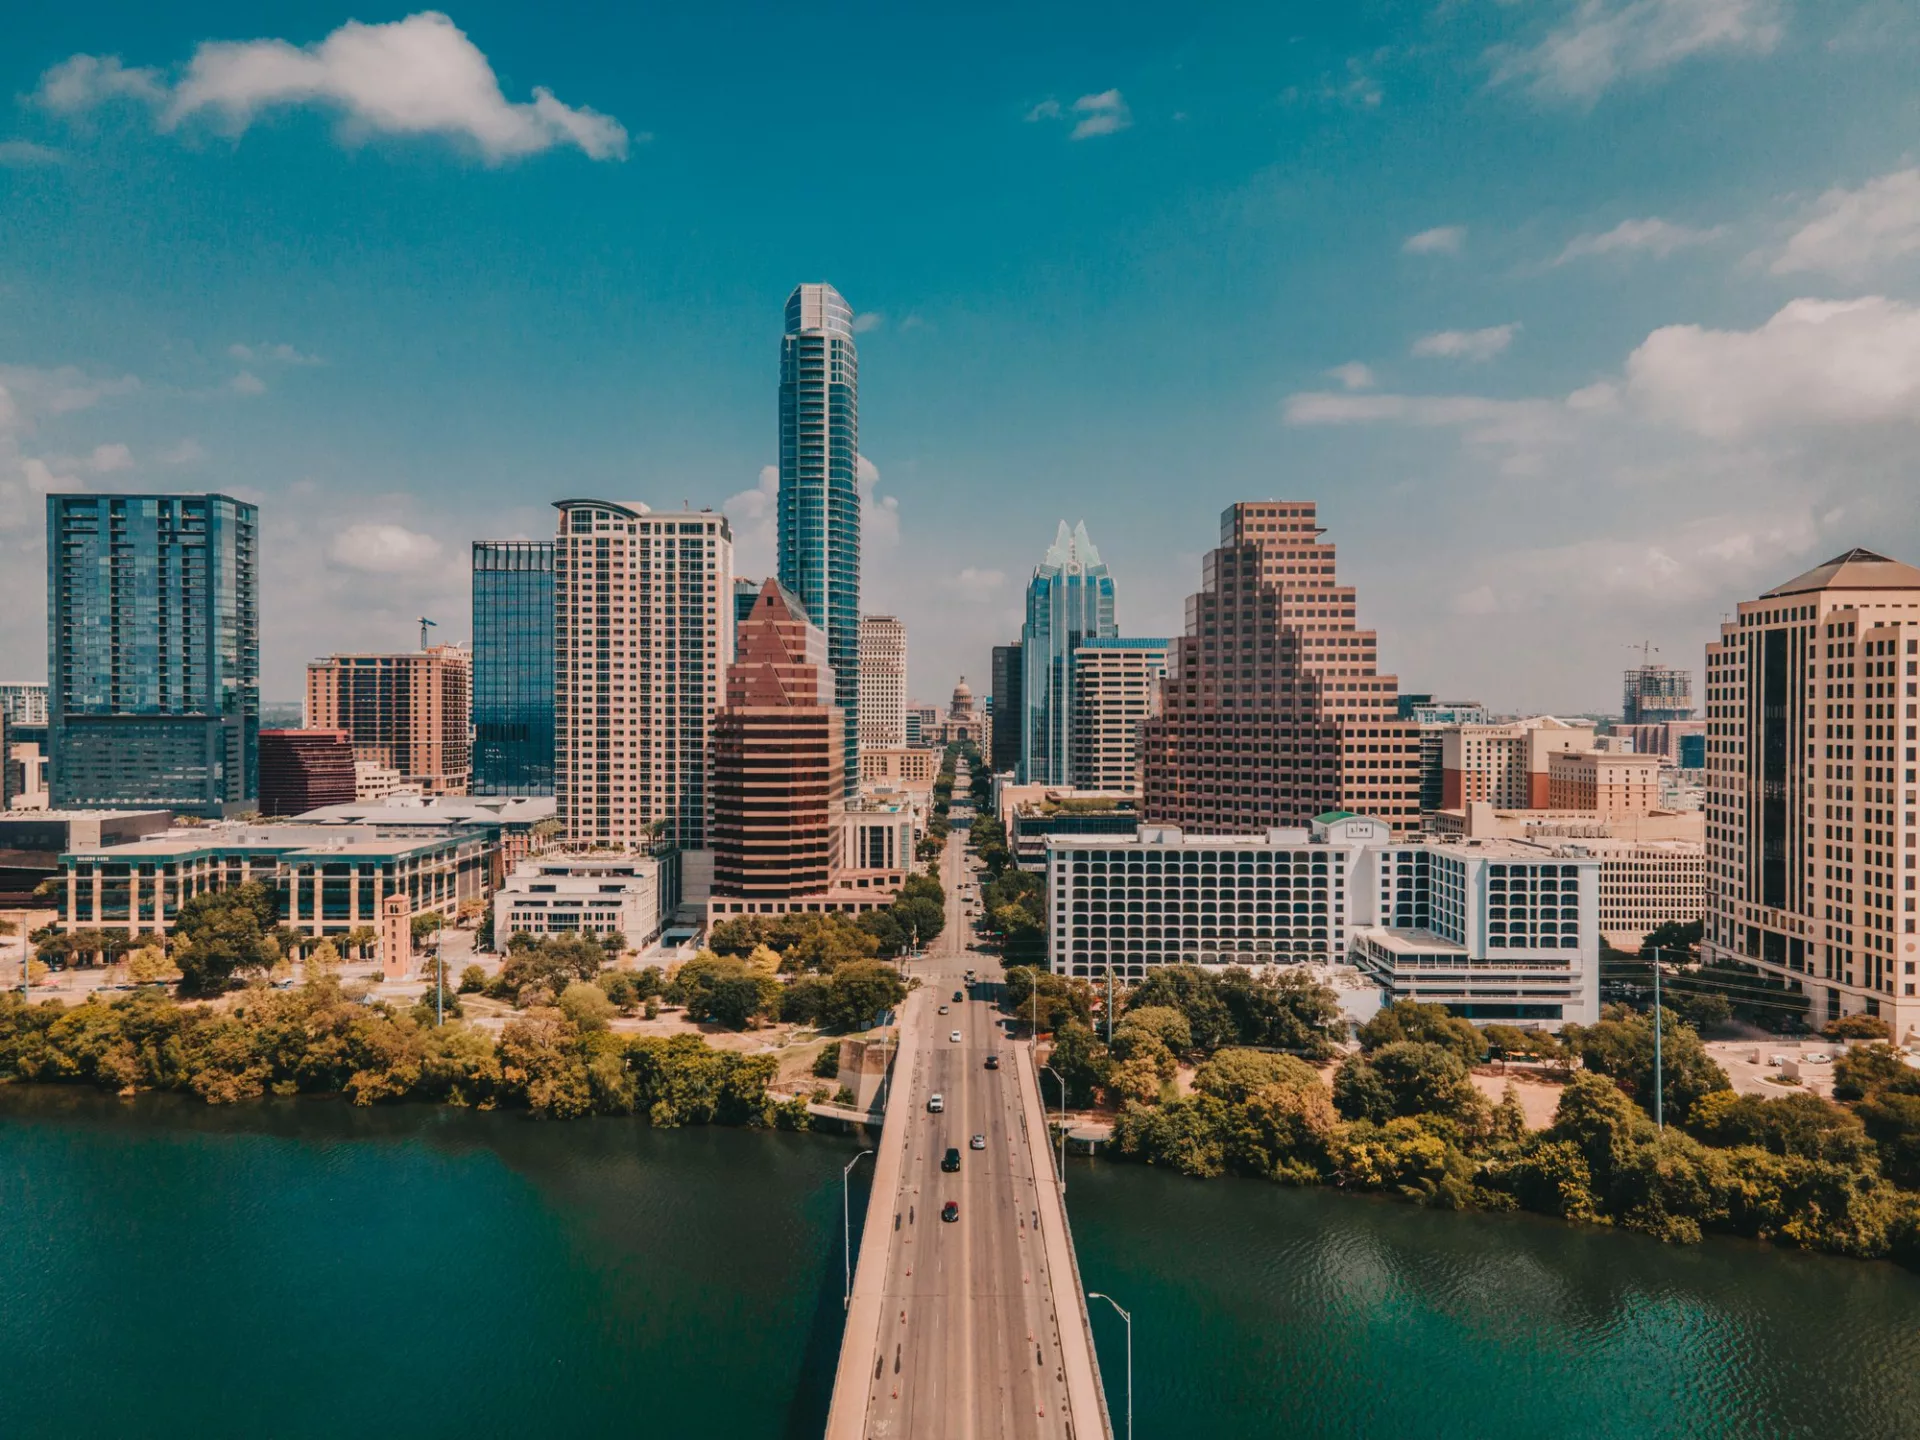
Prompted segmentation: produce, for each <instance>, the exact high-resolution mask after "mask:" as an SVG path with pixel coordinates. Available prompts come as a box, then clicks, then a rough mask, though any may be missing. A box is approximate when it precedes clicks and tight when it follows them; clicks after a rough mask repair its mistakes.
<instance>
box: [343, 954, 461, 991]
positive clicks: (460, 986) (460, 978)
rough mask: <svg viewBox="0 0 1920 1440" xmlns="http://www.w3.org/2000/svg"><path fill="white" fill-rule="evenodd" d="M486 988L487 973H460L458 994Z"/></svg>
mask: <svg viewBox="0 0 1920 1440" xmlns="http://www.w3.org/2000/svg"><path fill="white" fill-rule="evenodd" d="M309 963H311V962H309ZM486 988H487V972H486V971H485V970H483V969H481V968H480V967H479V966H478V965H469V966H467V968H466V969H464V970H462V971H461V972H460V993H461V994H462V995H478V994H480V993H481V992H482V991H483V990H485V989H486Z"/></svg>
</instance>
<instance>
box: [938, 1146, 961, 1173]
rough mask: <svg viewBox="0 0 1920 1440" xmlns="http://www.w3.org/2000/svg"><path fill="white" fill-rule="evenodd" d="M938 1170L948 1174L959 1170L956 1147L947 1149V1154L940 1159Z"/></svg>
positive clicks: (958, 1154) (958, 1155)
mask: <svg viewBox="0 0 1920 1440" xmlns="http://www.w3.org/2000/svg"><path fill="white" fill-rule="evenodd" d="M940 1168H941V1169H942V1170H945V1171H947V1172H948V1173H949V1174H951V1173H952V1172H953V1171H955V1170H958V1169H959V1168H960V1151H959V1149H958V1148H957V1147H955V1146H952V1145H949V1146H948V1147H947V1153H946V1154H945V1155H942V1156H941V1157H940Z"/></svg>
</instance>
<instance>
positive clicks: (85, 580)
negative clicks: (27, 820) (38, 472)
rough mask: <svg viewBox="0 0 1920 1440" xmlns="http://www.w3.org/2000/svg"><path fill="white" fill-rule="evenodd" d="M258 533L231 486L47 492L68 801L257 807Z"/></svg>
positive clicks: (50, 641)
mask: <svg viewBox="0 0 1920 1440" xmlns="http://www.w3.org/2000/svg"><path fill="white" fill-rule="evenodd" d="M259 531H260V512H259V511H258V509H256V508H255V507H254V506H252V505H248V504H246V503H244V502H243V501H239V500H233V499H230V498H228V497H227V496H225V495H49V496H47V676H48V679H49V682H50V689H49V693H48V705H47V722H48V725H49V727H50V728H49V737H48V738H49V745H50V751H51V760H52V766H51V770H52V775H51V781H52V792H53V794H52V802H53V805H54V806H55V808H57V809H92V808H100V809H114V808H126V807H131V806H162V805H164V806H170V807H172V808H173V809H176V810H181V811H186V812H189V813H192V814H198V815H205V816H219V815H222V814H226V813H230V812H233V811H240V810H247V809H250V808H252V805H253V801H254V797H255V795H257V794H258V793H259V734H260V616H259V603H258V598H257V597H258V588H257V587H258V566H259V549H258V547H259Z"/></svg>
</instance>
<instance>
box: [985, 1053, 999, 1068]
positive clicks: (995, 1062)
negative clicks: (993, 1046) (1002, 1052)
mask: <svg viewBox="0 0 1920 1440" xmlns="http://www.w3.org/2000/svg"><path fill="white" fill-rule="evenodd" d="M999 1068H1000V1057H999V1056H998V1055H989V1056H987V1069H989V1070H998V1069H999Z"/></svg>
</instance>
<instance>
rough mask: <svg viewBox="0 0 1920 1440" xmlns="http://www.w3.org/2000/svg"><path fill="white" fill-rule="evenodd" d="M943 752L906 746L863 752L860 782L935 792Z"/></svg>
mask: <svg viewBox="0 0 1920 1440" xmlns="http://www.w3.org/2000/svg"><path fill="white" fill-rule="evenodd" d="M940 760H941V756H940V752H939V751H938V750H928V749H919V748H910V747H907V746H902V747H900V748H899V749H889V750H862V751H861V752H860V783H861V784H863V785H888V786H894V787H905V788H910V789H922V790H931V789H932V788H933V782H934V780H935V779H936V778H937V777H938V776H939V774H940Z"/></svg>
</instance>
